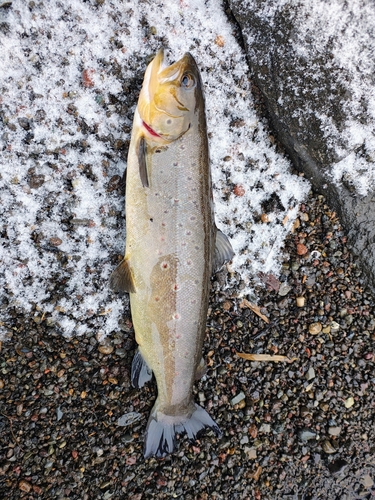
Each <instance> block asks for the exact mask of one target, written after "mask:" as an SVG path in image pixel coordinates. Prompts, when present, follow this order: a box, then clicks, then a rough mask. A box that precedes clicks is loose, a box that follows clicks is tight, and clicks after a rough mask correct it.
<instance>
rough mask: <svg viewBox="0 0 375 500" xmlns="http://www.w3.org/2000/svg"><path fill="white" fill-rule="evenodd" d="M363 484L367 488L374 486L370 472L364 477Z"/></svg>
mask: <svg viewBox="0 0 375 500" xmlns="http://www.w3.org/2000/svg"><path fill="white" fill-rule="evenodd" d="M362 484H363V486H364V487H365V488H372V487H373V486H374V481H373V479H372V477H371V476H370V475H369V474H365V475H364V476H363V477H362Z"/></svg>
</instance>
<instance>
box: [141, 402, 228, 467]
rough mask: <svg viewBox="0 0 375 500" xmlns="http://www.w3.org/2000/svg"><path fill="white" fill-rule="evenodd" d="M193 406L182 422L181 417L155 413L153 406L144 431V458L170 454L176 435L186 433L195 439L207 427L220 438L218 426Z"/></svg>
mask: <svg viewBox="0 0 375 500" xmlns="http://www.w3.org/2000/svg"><path fill="white" fill-rule="evenodd" d="M193 404H194V406H195V410H194V411H193V413H192V415H191V416H190V417H188V418H186V419H184V420H181V416H171V415H165V414H164V413H161V412H160V411H157V409H156V404H155V406H154V407H153V409H152V411H151V415H150V418H149V420H148V424H147V429H146V436H145V445H144V456H145V458H147V457H149V456H151V455H156V456H157V457H164V456H165V455H168V454H169V453H172V452H173V450H174V449H175V445H176V434H180V433H183V432H186V434H187V435H188V438H189V439H195V438H196V437H197V434H198V433H199V432H200V431H201V430H203V429H205V428H206V427H208V428H209V429H212V430H213V431H214V433H215V434H216V436H217V437H221V436H222V432H221V430H220V429H219V427H218V425H217V424H216V423H215V422H214V421H213V420H212V418H211V417H210V416H209V414H208V413H207V412H206V410H204V409H203V408H201V407H200V406H198V405H197V404H195V403H193Z"/></svg>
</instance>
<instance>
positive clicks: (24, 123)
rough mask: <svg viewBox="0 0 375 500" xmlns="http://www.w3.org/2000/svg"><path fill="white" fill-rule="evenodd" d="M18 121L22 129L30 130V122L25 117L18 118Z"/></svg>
mask: <svg viewBox="0 0 375 500" xmlns="http://www.w3.org/2000/svg"><path fill="white" fill-rule="evenodd" d="M18 123H19V125H20V126H21V127H22V128H23V129H24V130H30V127H31V122H30V120H28V119H27V118H22V117H21V118H18Z"/></svg>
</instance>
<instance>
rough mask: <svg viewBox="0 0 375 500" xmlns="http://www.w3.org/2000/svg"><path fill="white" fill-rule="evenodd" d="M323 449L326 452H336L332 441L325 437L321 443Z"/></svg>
mask: <svg viewBox="0 0 375 500" xmlns="http://www.w3.org/2000/svg"><path fill="white" fill-rule="evenodd" d="M322 448H323V451H325V452H326V453H328V454H332V453H336V451H337V450H336V448H334V447H333V445H332V443H331V442H330V441H328V439H326V440H325V441H324V442H323V444H322Z"/></svg>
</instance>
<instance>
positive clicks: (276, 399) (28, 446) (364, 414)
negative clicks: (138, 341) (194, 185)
mask: <svg viewBox="0 0 375 500" xmlns="http://www.w3.org/2000/svg"><path fill="white" fill-rule="evenodd" d="M285 252H286V256H287V257H286V260H285V263H284V265H283V273H282V275H281V276H279V279H276V278H275V277H274V276H272V275H267V276H262V280H263V281H264V286H263V287H258V289H257V290H256V296H257V302H258V305H259V306H261V311H260V312H261V313H262V314H263V315H264V316H266V317H267V318H268V319H269V321H270V322H269V324H267V323H266V322H265V321H264V320H263V319H262V318H260V317H259V316H258V315H257V314H255V313H254V312H253V311H252V310H251V309H249V308H247V307H241V306H240V304H241V301H242V299H240V298H238V290H227V291H226V292H223V291H222V283H223V282H224V281H225V280H226V278H227V272H226V271H222V272H221V273H219V274H218V275H216V276H215V277H214V278H213V282H212V294H211V307H210V314H209V318H208V321H207V339H206V342H205V356H206V359H207V363H208V373H207V375H206V376H205V377H204V378H203V379H202V380H201V381H199V382H198V383H197V384H196V391H195V392H196V395H195V397H196V400H197V401H200V403H201V404H202V406H204V407H205V408H206V409H208V410H209V412H210V414H211V415H212V417H213V418H214V419H215V420H216V422H217V423H218V424H219V426H220V427H221V429H222V431H223V434H224V435H223V437H222V438H221V439H220V440H218V439H216V438H215V437H214V436H213V434H211V433H206V434H204V435H202V437H201V439H200V441H198V442H195V443H190V442H189V441H188V440H187V439H186V438H185V437H181V439H180V440H179V446H178V450H177V452H176V453H175V454H174V455H173V456H168V457H166V458H165V459H163V460H156V459H154V458H150V459H147V460H144V459H143V456H142V446H143V433H144V430H145V426H146V422H147V419H148V415H149V412H150V410H151V408H152V405H153V401H154V399H155V394H156V387H155V383H150V384H148V385H147V387H145V388H143V389H142V390H140V391H136V390H134V389H133V388H132V387H131V386H130V381H129V376H130V372H129V369H130V366H131V359H132V356H133V354H134V351H135V348H136V345H135V341H134V332H133V329H132V324H131V319H130V316H129V314H128V316H127V317H125V318H124V322H123V325H122V329H121V332H120V333H119V334H117V335H116V336H114V337H111V338H107V339H106V342H107V343H105V344H100V343H99V342H98V340H97V338H96V336H95V332H94V331H93V332H92V333H91V334H86V335H85V336H82V337H79V338H74V339H71V340H70V341H67V340H65V339H64V338H63V337H62V336H61V335H60V334H59V333H58V332H56V331H55V329H54V327H53V326H48V325H47V324H46V322H45V321H44V320H43V318H41V317H39V318H38V317H36V318H34V315H33V314H32V315H30V318H31V319H30V318H27V317H21V316H20V315H19V314H18V315H16V314H15V317H14V321H13V331H12V332H9V340H7V341H5V342H3V344H2V349H1V362H0V363H1V368H0V379H1V380H0V387H1V402H0V433H1V434H0V442H1V449H0V497H1V498H12V499H18V498H24V499H51V498H54V499H55V498H56V499H68V498H69V499H80V500H82V499H86V500H88V499H110V498H116V499H117V498H124V499H132V500H140V499H148V498H160V499H164V498H183V499H202V500H203V499H224V498H225V499H227V498H229V499H254V498H255V499H341V500H343V499H364V498H372V497H373V496H375V486H374V479H375V454H374V416H373V415H374V412H373V406H374V402H375V391H374V378H373V375H372V372H373V365H374V347H373V340H374V328H375V318H374V313H373V311H374V298H373V296H372V295H371V294H370V293H369V292H368V291H367V290H366V289H365V288H364V286H363V283H362V278H361V273H360V271H359V269H358V268H357V266H356V264H355V261H354V259H353V257H352V255H351V254H350V251H349V249H348V248H347V246H346V238H345V234H344V232H343V231H342V229H341V227H340V223H339V221H338V219H337V218H336V216H335V214H334V213H332V212H331V211H330V209H329V208H328V207H327V206H326V205H325V201H324V198H323V197H322V196H316V195H314V194H312V193H310V195H309V198H308V201H307V203H306V204H305V205H303V206H301V209H300V213H299V217H298V220H297V221H296V223H295V229H294V232H293V234H291V235H290V236H289V237H288V240H287V242H286V246H285ZM302 297H303V299H301V298H302ZM297 298H298V304H299V305H302V307H298V306H297ZM247 299H249V300H250V301H254V297H247ZM242 305H243V304H242ZM35 319H36V321H37V322H35ZM236 351H240V352H251V353H268V354H276V353H277V354H283V355H287V356H288V357H289V358H294V357H296V358H298V359H297V360H295V361H294V362H292V363H290V364H288V363H259V362H250V361H245V360H244V359H241V358H239V357H238V356H237V355H236ZM124 414H126V415H127V418H126V419H125V418H123V419H122V420H120V423H121V424H126V423H127V424H128V425H118V420H119V418H120V417H123V416H124Z"/></svg>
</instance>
